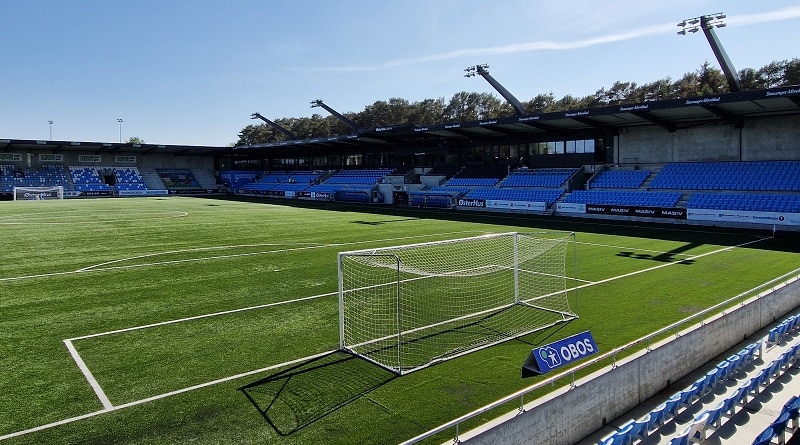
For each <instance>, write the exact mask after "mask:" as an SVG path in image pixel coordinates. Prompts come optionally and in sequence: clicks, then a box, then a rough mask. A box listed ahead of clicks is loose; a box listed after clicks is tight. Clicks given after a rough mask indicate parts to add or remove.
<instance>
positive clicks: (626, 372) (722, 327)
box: [461, 280, 800, 445]
mask: <svg viewBox="0 0 800 445" xmlns="http://www.w3.org/2000/svg"><path fill="white" fill-rule="evenodd" d="M799 305H800V280H796V281H794V282H792V283H790V284H787V285H785V286H782V287H780V288H778V289H775V290H774V291H772V292H771V293H769V294H768V295H765V296H762V297H761V298H758V299H753V300H750V301H749V302H748V303H747V304H746V305H744V306H739V307H737V309H736V310H733V311H731V312H729V313H728V314H727V315H725V316H722V315H719V316H715V317H712V318H711V319H709V320H707V321H706V322H705V324H703V325H702V326H699V325H698V326H694V327H692V328H690V329H689V330H687V331H685V332H682V333H681V336H680V337H677V338H672V339H669V340H667V341H664V342H661V343H659V344H657V345H655V346H654V347H653V348H652V350H651V351H650V352H642V353H639V354H636V355H634V356H631V357H629V358H626V359H625V360H622V361H619V362H618V366H617V367H616V368H613V369H610V368H609V367H605V368H604V369H603V370H600V371H598V372H596V373H594V374H592V375H590V376H588V377H586V378H584V379H581V380H579V381H577V382H576V386H575V387H574V388H568V387H567V388H561V389H559V390H558V391H556V392H554V393H551V394H549V395H548V396H547V397H545V398H542V399H538V400H535V401H533V402H531V403H529V404H526V405H525V409H526V411H525V412H524V413H522V414H519V413H518V412H516V411H514V412H512V413H509V414H508V415H506V416H503V417H502V418H499V419H497V420H496V421H493V422H491V423H490V424H488V425H485V426H484V427H482V428H479V429H477V430H474V431H470V432H468V433H466V434H463V435H462V436H461V440H462V441H463V442H464V443H467V444H470V445H478V444H495V445H496V444H501V445H502V444H515V445H517V444H530V445H561V444H563V445H568V444H573V443H576V442H578V441H580V440H582V439H583V438H585V437H586V436H589V435H590V434H592V433H594V432H595V431H596V430H598V429H600V428H601V427H603V426H604V422H605V421H606V420H613V419H615V418H617V417H619V416H621V415H623V414H624V413H626V412H627V411H629V410H631V409H632V408H634V407H636V406H637V405H639V404H641V403H642V402H644V401H645V400H647V399H648V398H650V397H652V396H654V395H656V394H658V393H659V392H660V391H662V390H664V389H666V388H667V387H669V385H670V384H671V382H675V381H677V380H680V379H681V378H683V377H685V376H686V375H688V374H690V373H691V372H692V371H694V370H696V369H698V368H700V367H702V366H703V365H705V364H706V363H707V362H708V361H710V360H712V359H714V358H715V357H716V356H718V355H720V354H723V353H725V352H726V351H728V350H729V349H731V348H733V347H735V346H736V345H738V344H739V343H740V342H742V341H743V340H745V339H746V338H747V337H748V336H750V335H753V334H754V333H756V332H758V331H760V330H761V329H763V328H764V327H766V326H768V325H769V324H770V323H772V322H773V321H775V320H777V319H778V318H781V317H783V316H784V315H785V314H787V313H789V311H791V310H792V309H794V308H796V307H798V306H799Z"/></svg>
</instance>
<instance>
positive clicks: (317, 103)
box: [311, 99, 358, 133]
mask: <svg viewBox="0 0 800 445" xmlns="http://www.w3.org/2000/svg"><path fill="white" fill-rule="evenodd" d="M314 107H322V108H323V109H324V110H325V111H327V112H328V113H330V114H332V115H333V116H334V117H335V118H336V119H339V120H340V121H342V122H343V123H344V124H345V125H347V126H348V127H350V129H351V130H353V132H354V133H358V125H356V123H355V122H353V121H351V120H350V119H348V118H346V117H344V116H343V115H342V114H341V113H339V112H338V111H336V110H334V109H333V108H331V107H329V106H327V105H325V104H324V103H323V102H322V100H321V99H317V100H312V101H311V108H314Z"/></svg>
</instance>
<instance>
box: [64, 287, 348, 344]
mask: <svg viewBox="0 0 800 445" xmlns="http://www.w3.org/2000/svg"><path fill="white" fill-rule="evenodd" d="M338 293H339V292H328V293H326V294H319V295H312V296H310V297H303V298H296V299H294V300H284V301H278V302H275V303H266V304H259V305H258V306H249V307H243V308H239V309H231V310H229V311H221V312H213V313H210V314H203V315H195V316H194V317H186V318H178V319H176V320H167V321H162V322H158V323H151V324H146V325H142V326H134V327H130V328H125V329H117V330H115V331H108V332H98V333H96V334H89V335H83V336H80V337H73V338H70V339H67V340H69V341H76V340H85V339H87V338H94V337H102V336H104V335H112V334H120V333H123V332H131V331H138V330H141V329H149V328H154V327H157V326H166V325H170V324H175V323H182V322H185V321H192V320H200V319H202V318H209V317H216V316H219V315H228V314H235V313H237V312H244V311H251V310H254V309H263V308H268V307H274V306H281V305H284V304H290V303H299V302H302V301H309V300H315V299H317V298H322V297H329V296H331V295H337V294H338Z"/></svg>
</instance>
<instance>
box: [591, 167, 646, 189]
mask: <svg viewBox="0 0 800 445" xmlns="http://www.w3.org/2000/svg"><path fill="white" fill-rule="evenodd" d="M648 176H650V170H603V171H601V172H600V173H598V174H597V176H595V178H594V179H593V180H592V181H591V182H590V183H589V186H590V187H592V188H619V189H638V188H639V187H641V186H642V184H643V183H644V181H645V180H646V179H647V177H648Z"/></svg>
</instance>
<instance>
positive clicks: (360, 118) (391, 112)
mask: <svg viewBox="0 0 800 445" xmlns="http://www.w3.org/2000/svg"><path fill="white" fill-rule="evenodd" d="M739 80H740V82H741V87H742V89H743V90H745V91H747V90H760V89H765V88H773V87H779V86H787V85H798V84H800V59H798V58H794V59H792V60H783V61H775V62H772V63H770V64H768V65H765V66H763V67H761V68H760V69H757V70H756V69H752V68H745V69H743V70H741V71H739ZM727 92H729V88H728V82H727V80H726V79H725V75H724V74H723V73H722V71H721V70H720V69H718V68H715V67H713V66H711V64H710V63H709V62H705V63H704V64H703V65H702V66H700V68H699V69H697V70H696V71H693V72H688V73H686V74H684V75H683V77H681V78H680V79H678V80H674V81H673V80H672V79H670V78H669V77H668V78H665V79H661V80H657V81H655V82H650V83H645V84H641V85H639V84H637V83H636V82H620V81H617V82H614V84H613V85H611V86H610V87H608V88H605V87H604V88H600V89H599V90H597V91H596V92H595V93H594V94H592V95H589V96H586V97H574V96H571V95H566V96H564V97H562V98H560V99H556V97H555V96H554V95H553V93H545V94H538V95H536V96H535V97H533V98H532V99H530V100H529V101H525V102H522V105H523V106H524V107H525V110H527V111H528V113H550V112H557V111H566V110H576V109H587V108H596V107H603V106H609V105H618V104H625V103H642V102H648V101H654V100H668V99H679V98H684V97H697V96H709V95H714V94H723V93H727ZM343 114H344V116H346V117H347V118H348V119H350V120H351V121H353V122H355V123H356V124H357V125H358V126H359V127H360V128H374V127H383V126H388V125H408V124H410V125H436V124H443V123H448V122H466V121H475V120H483V119H493V118H498V117H505V116H512V115H514V109H513V108H512V107H511V105H509V104H508V103H507V102H505V101H504V100H502V99H499V98H498V97H497V96H495V95H494V94H491V93H474V92H472V93H471V92H467V91H461V92H459V93H456V94H454V95H453V97H451V98H450V100H445V98H444V97H440V98H438V99H424V100H421V101H419V102H409V101H408V100H406V99H402V98H396V97H395V98H391V99H389V100H387V101H383V100H379V101H376V102H375V103H373V104H372V105H367V106H366V107H364V109H363V110H362V111H360V112H357V113H352V112H351V113H343ZM273 122H275V123H276V124H278V125H280V126H281V127H283V128H286V129H287V130H289V131H291V132H292V133H294V134H295V135H296V137H297V138H299V139H307V138H313V137H325V136H332V135H336V134H349V133H351V132H352V130H351V129H350V128H349V127H347V126H346V125H345V124H344V123H343V122H341V121H339V120H338V119H337V118H336V117H334V116H330V115H328V116H324V117H323V116H322V115H320V114H316V113H315V114H313V115H311V117H302V118H294V117H289V118H286V117H285V118H279V119H273ZM285 139H286V136H285V135H284V134H283V133H281V132H279V131H276V130H274V129H273V128H272V127H270V126H268V125H266V124H257V125H253V124H250V125H247V126H246V127H245V128H243V129H242V130H241V131H240V132H239V140H238V141H237V142H236V143H235V145H236V146H240V145H250V144H261V143H269V142H279V141H282V140H285Z"/></svg>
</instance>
